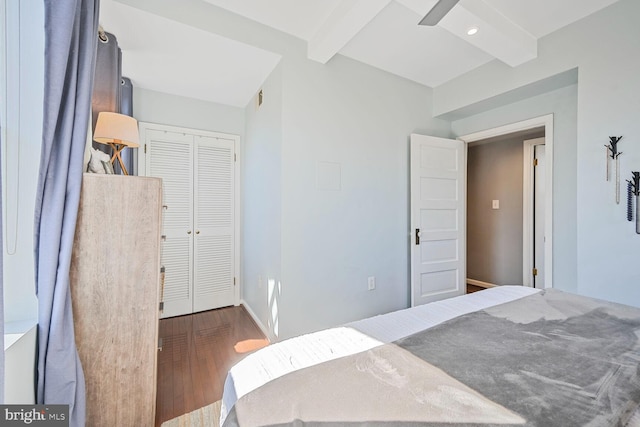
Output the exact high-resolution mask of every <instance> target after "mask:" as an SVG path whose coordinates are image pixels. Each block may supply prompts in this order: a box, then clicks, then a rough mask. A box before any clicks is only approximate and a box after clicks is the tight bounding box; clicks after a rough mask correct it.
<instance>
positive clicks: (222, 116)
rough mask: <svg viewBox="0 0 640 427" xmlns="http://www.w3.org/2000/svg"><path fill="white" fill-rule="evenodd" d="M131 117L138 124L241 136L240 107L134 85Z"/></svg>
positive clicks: (242, 118) (241, 110)
mask: <svg viewBox="0 0 640 427" xmlns="http://www.w3.org/2000/svg"><path fill="white" fill-rule="evenodd" d="M133 116H134V117H135V118H136V119H137V120H138V121H141V122H149V123H157V124H161V125H171V126H178V127H185V128H191V129H201V130H208V131H213V132H222V133H230V134H233V135H243V134H244V110H243V109H242V108H237V107H231V106H228V105H222V104H216V103H213V102H207V101H202V100H199V99H193V98H186V97H183V96H176V95H170V94H167V93H162V92H156V91H153V90H148V89H142V88H139V87H136V83H135V82H133Z"/></svg>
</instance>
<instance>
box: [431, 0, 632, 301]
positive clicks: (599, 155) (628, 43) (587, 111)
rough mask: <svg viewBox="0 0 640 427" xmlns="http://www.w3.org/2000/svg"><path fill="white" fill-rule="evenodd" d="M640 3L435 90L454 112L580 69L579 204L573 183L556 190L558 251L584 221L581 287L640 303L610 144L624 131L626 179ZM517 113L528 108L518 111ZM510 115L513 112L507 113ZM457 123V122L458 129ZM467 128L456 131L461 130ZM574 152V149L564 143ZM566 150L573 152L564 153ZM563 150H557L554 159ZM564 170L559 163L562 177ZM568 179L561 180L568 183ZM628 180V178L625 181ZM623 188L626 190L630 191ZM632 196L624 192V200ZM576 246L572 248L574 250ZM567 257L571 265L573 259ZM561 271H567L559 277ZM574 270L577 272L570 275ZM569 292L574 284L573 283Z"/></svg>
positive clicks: (439, 106)
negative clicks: (525, 56) (608, 164)
mask: <svg viewBox="0 0 640 427" xmlns="http://www.w3.org/2000/svg"><path fill="white" fill-rule="evenodd" d="M638 16H640V2H638V1H637V0H620V1H619V2H617V3H615V4H613V5H612V6H610V7H608V8H606V9H604V10H602V11H600V12H598V13H596V14H594V15H592V16H589V17H587V18H585V19H583V20H581V21H579V22H577V23H575V24H573V25H571V26H569V27H566V28H564V29H562V30H559V31H557V32H555V33H553V34H551V35H549V36H547V37H545V38H544V39H542V40H541V41H540V44H539V49H538V52H539V58H538V59H536V60H533V61H530V62H528V63H526V64H523V65H521V66H519V67H517V68H515V69H510V68H509V67H506V66H503V65H501V64H498V63H496V62H493V63H490V64H487V65H485V66H483V67H481V68H480V69H478V70H476V71H473V72H471V73H468V74H466V75H463V76H461V77H459V78H456V79H454V80H453V81H452V82H449V83H447V84H445V85H442V86H441V87H438V88H436V89H435V91H434V102H435V104H434V109H435V110H437V111H438V113H439V114H446V113H449V112H451V111H455V110H456V109H460V108H463V107H464V106H465V105H470V104H473V103H476V102H479V101H481V100H482V99H487V98H490V97H493V96H496V95H499V94H500V93H503V92H505V91H509V90H512V89H514V88H516V87H519V86H522V85H525V84H529V83H531V82H534V81H536V80H540V79H543V78H546V77H549V76H551V75H553V74H556V73H559V72H561V71H565V70H567V69H570V68H573V67H578V70H579V83H578V88H577V137H576V143H575V162H576V195H577V196H576V201H575V207H574V206H573V204H572V203H570V202H569V203H566V204H565V207H564V208H560V207H558V206H557V205H556V203H557V202H558V201H560V202H561V203H563V201H564V199H565V198H567V199H569V198H571V197H572V196H571V194H569V191H570V190H571V185H570V186H568V187H564V189H563V188H562V187H560V188H556V193H555V194H554V207H557V209H555V212H554V223H555V224H554V255H555V250H556V247H555V245H556V244H557V243H559V242H562V241H563V239H562V237H561V234H558V232H560V233H563V232H564V230H565V229H566V228H569V229H570V228H572V227H573V224H576V244H575V246H576V285H575V288H574V289H575V290H576V291H577V292H579V293H581V294H584V295H588V296H593V297H599V298H603V299H607V300H612V301H618V302H623V303H627V304H632V305H636V306H640V287H638V285H637V284H638V283H639V282H640V269H638V268H637V266H636V265H637V257H638V253H640V236H639V235H637V234H635V231H634V226H633V225H632V224H631V223H628V222H627V221H626V214H625V213H626V207H625V205H624V202H622V203H621V204H620V205H616V203H615V197H614V184H613V183H611V182H606V181H605V179H604V176H605V161H604V160H605V154H604V150H605V149H604V147H603V146H604V145H605V144H606V143H608V137H609V136H611V135H616V136H620V135H623V136H624V139H623V141H622V142H621V143H620V145H619V149H620V151H622V152H623V153H624V154H623V155H622V156H621V167H622V179H623V180H624V179H627V178H628V177H630V176H631V173H630V172H631V171H632V170H640V145H638V144H637V141H638V140H639V139H640V120H638V114H639V113H640V96H638V93H640V79H639V78H638V70H640V49H638V45H637V44H638V40H640V26H638V25H637V18H638ZM513 113H521V111H514V112H513ZM504 114H505V117H506V115H507V114H509V113H508V112H506V111H505V112H504ZM455 128H456V126H455V124H454V129H455ZM460 132H465V131H461V130H460V129H456V130H455V133H456V134H459V133H460ZM561 147H564V148H566V149H567V150H569V149H570V148H571V147H570V146H565V145H560V144H558V145H557V148H558V149H561ZM564 154H565V155H566V154H568V153H564ZM562 155H563V154H562V153H554V161H556V159H557V158H558V157H561V156H562ZM558 173H565V174H566V176H567V179H568V180H572V179H573V177H572V174H573V172H572V171H571V169H569V170H563V169H562V167H561V166H560V164H559V163H557V162H556V164H555V167H554V177H555V176H557V175H556V174H558ZM564 182H565V181H564V180H562V179H558V180H556V182H554V185H555V184H556V183H557V184H560V185H561V184H562V183H564ZM623 183H624V181H623ZM624 188H625V187H624V185H623V189H624ZM622 200H624V197H622ZM567 250H569V248H567ZM558 262H560V263H564V262H565V259H564V258H558V260H557V262H554V285H555V286H557V287H560V288H562V287H564V286H565V285H564V282H563V281H564V280H565V279H566V280H570V278H568V277H567V278H565V277H564V276H565V273H560V272H558V271H557V270H556V267H557V266H558ZM567 262H571V259H570V257H569V258H568V259H567ZM556 273H557V274H559V275H558V276H556ZM566 274H567V275H568V274H569V273H568V272H566ZM567 288H568V289H571V288H573V286H568V287H567Z"/></svg>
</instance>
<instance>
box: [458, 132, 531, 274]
mask: <svg viewBox="0 0 640 427" xmlns="http://www.w3.org/2000/svg"><path fill="white" fill-rule="evenodd" d="M522 158H523V145H522V138H517V139H511V140H506V141H499V142H491V143H487V144H479V145H473V146H471V147H469V150H468V155H467V277H468V278H470V279H475V280H481V281H483V282H488V283H493V284H495V285H522V235H523V233H522V179H523V178H522V176H523V165H522V163H523V160H522ZM492 200H499V202H500V209H498V210H495V209H492Z"/></svg>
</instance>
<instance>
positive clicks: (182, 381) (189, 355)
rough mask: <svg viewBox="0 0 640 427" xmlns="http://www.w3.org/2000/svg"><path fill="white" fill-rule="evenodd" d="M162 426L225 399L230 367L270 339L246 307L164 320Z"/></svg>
mask: <svg viewBox="0 0 640 427" xmlns="http://www.w3.org/2000/svg"><path fill="white" fill-rule="evenodd" d="M159 336H160V338H161V339H162V351H159V352H158V387H157V390H158V393H157V397H156V426H160V425H161V424H162V423H163V422H164V421H167V420H170V419H172V418H175V417H177V416H179V415H182V414H186V413H187V412H191V411H193V410H196V409H198V408H201V407H203V406H206V405H208V404H210V403H213V402H215V401H216V400H220V399H221V398H222V389H223V386H224V380H225V378H226V375H227V372H228V371H229V368H231V366H233V365H234V364H235V363H237V362H238V361H239V360H241V359H242V358H243V357H244V356H246V354H248V353H249V352H251V351H253V350H256V349H258V348H261V347H264V346H265V345H267V344H268V341H267V339H266V337H265V336H264V334H263V333H262V331H261V330H260V328H258V326H257V325H256V324H255V322H254V321H253V319H252V318H251V316H249V313H247V311H246V310H245V308H244V307H243V306H239V307H227V308H221V309H218V310H211V311H205V312H202V313H196V314H191V315H187V316H180V317H173V318H169V319H162V320H160V330H159Z"/></svg>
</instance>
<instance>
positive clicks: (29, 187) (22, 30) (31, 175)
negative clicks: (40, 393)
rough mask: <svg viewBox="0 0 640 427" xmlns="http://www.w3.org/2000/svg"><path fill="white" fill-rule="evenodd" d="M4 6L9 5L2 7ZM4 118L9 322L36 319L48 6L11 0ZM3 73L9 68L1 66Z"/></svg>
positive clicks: (6, 310)
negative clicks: (35, 250)
mask: <svg viewBox="0 0 640 427" xmlns="http://www.w3.org/2000/svg"><path fill="white" fill-rule="evenodd" d="M0 6H5V2H1V3H0ZM6 7H7V9H6V18H7V23H6V26H5V23H4V22H3V23H2V30H0V31H2V32H3V33H5V31H6V33H5V34H6V35H7V37H6V39H5V41H6V49H7V51H6V54H7V57H6V70H7V73H6V75H4V74H3V75H1V76H0V83H1V84H2V86H3V89H2V93H1V94H0V95H2V100H3V104H4V105H3V114H2V125H3V130H2V150H3V152H2V174H3V176H2V184H3V189H2V190H3V191H2V197H3V200H2V207H3V212H2V221H3V226H4V229H3V242H2V256H3V257H4V266H3V270H4V271H3V275H4V316H5V321H6V322H16V321H22V320H30V319H36V318H37V310H38V309H37V299H36V296H35V276H34V257H33V223H34V209H35V193H36V188H37V184H38V170H39V167H40V150H41V146H42V105H43V96H44V5H43V4H42V2H41V1H37V0H24V1H20V2H17V1H7V2H6ZM0 68H1V69H0V73H3V72H4V70H5V67H0Z"/></svg>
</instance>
